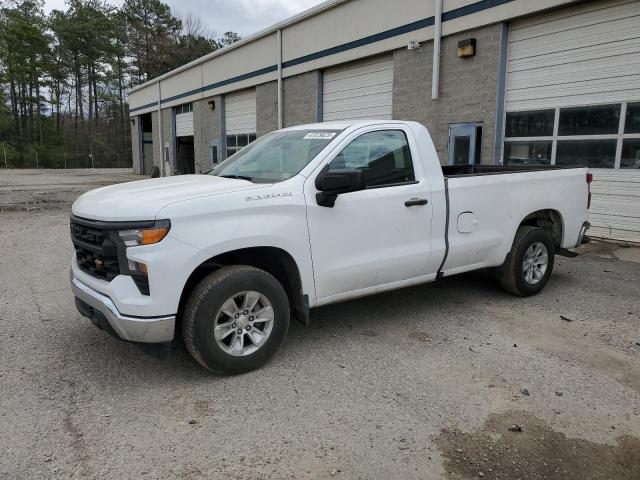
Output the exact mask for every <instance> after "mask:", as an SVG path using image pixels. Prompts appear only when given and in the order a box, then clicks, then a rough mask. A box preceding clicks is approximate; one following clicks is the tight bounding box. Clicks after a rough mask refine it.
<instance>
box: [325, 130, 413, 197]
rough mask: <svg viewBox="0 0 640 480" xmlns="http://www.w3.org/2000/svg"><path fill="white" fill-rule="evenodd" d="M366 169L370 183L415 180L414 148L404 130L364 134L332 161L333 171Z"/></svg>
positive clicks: (363, 170)
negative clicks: (410, 147) (412, 149)
mask: <svg viewBox="0 0 640 480" xmlns="http://www.w3.org/2000/svg"><path fill="white" fill-rule="evenodd" d="M354 169H357V170H362V172H363V173H364V178H365V179H366V181H367V187H380V186H385V185H393V184H396V183H406V182H412V181H414V180H415V178H416V177H415V174H414V171H413V162H412V161H411V151H410V150H409V144H408V142H407V137H406V135H405V133H404V132H403V131H402V130H381V131H377V132H369V133H365V134H362V135H360V136H359V137H358V138H356V139H355V140H353V141H352V142H351V143H350V144H349V145H347V146H346V147H345V148H344V149H343V150H342V151H341V152H340V153H339V154H338V155H337V156H336V158H334V159H333V160H332V161H331V163H330V164H329V170H330V171H340V170H354Z"/></svg>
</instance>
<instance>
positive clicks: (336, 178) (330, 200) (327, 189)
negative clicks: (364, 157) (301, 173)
mask: <svg viewBox="0 0 640 480" xmlns="http://www.w3.org/2000/svg"><path fill="white" fill-rule="evenodd" d="M316 188H317V189H318V190H320V192H318V193H317V194H316V201H317V202H318V205H320V206H322V207H329V208H333V206H334V205H335V203H336V198H338V195H340V194H342V193H349V192H357V191H359V190H364V189H365V188H367V182H366V180H365V178H364V173H363V172H362V170H327V171H324V172H322V173H320V175H318V177H317V178H316Z"/></svg>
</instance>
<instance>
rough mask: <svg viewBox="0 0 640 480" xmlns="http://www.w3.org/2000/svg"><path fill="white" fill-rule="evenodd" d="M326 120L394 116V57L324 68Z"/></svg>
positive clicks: (388, 118)
mask: <svg viewBox="0 0 640 480" xmlns="http://www.w3.org/2000/svg"><path fill="white" fill-rule="evenodd" d="M322 83H323V88H322V114H323V120H324V121H325V122H328V121H331V120H354V119H361V118H369V119H382V120H390V119H392V118H393V110H392V106H393V57H392V56H391V55H388V56H384V57H375V58H370V59H367V60H365V61H361V62H353V63H349V64H346V65H341V66H339V67H336V68H330V69H327V70H325V71H324V75H323V82H322Z"/></svg>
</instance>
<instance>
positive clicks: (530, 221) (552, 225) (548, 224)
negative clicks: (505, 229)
mask: <svg viewBox="0 0 640 480" xmlns="http://www.w3.org/2000/svg"><path fill="white" fill-rule="evenodd" d="M522 226H531V227H540V228H543V229H545V230H547V231H548V232H549V233H550V234H551V238H552V239H553V245H554V246H555V248H556V249H560V248H561V246H562V239H563V238H564V232H565V226H564V220H563V218H562V214H561V213H560V212H559V211H558V210H555V209H552V208H548V209H542V210H536V211H535V212H531V213H530V214H528V215H527V216H526V217H524V219H522V221H521V222H520V223H519V224H518V226H517V227H516V231H517V230H518V228H520V227H522ZM514 235H515V233H514Z"/></svg>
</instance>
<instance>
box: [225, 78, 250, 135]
mask: <svg viewBox="0 0 640 480" xmlns="http://www.w3.org/2000/svg"><path fill="white" fill-rule="evenodd" d="M256 119H257V115H256V90H255V89H251V90H244V91H242V92H234V93H229V94H227V95H225V97H224V121H225V131H226V134H227V135H234V134H237V133H256V123H257V121H256Z"/></svg>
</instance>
